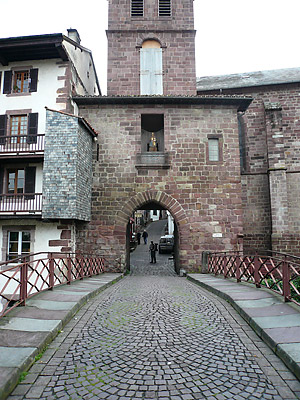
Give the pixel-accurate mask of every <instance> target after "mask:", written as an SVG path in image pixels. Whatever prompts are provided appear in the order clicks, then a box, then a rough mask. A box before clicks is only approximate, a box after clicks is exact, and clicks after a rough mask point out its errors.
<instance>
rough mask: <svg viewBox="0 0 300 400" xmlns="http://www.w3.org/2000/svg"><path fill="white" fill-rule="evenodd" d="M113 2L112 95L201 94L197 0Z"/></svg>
mask: <svg viewBox="0 0 300 400" xmlns="http://www.w3.org/2000/svg"><path fill="white" fill-rule="evenodd" d="M108 1H109V11H108V30H107V39H108V67H107V95H108V96H116V95H120V96H137V95H163V96H172V95H174V96H176V95H196V68H195V30H194V11H193V1H194V0H108Z"/></svg>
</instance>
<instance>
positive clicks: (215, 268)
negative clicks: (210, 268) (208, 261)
mask: <svg viewBox="0 0 300 400" xmlns="http://www.w3.org/2000/svg"><path fill="white" fill-rule="evenodd" d="M214 264H215V267H214V273H215V276H217V275H218V263H217V256H216V255H214Z"/></svg>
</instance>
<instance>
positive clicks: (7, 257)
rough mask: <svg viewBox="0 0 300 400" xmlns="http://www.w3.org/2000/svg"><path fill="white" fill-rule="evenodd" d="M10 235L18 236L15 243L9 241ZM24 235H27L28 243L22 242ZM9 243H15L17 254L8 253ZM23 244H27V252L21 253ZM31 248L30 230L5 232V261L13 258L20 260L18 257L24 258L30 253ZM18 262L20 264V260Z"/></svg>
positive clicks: (26, 241)
mask: <svg viewBox="0 0 300 400" xmlns="http://www.w3.org/2000/svg"><path fill="white" fill-rule="evenodd" d="M12 233H17V234H18V240H17V241H12V240H11V239H10V237H11V234H12ZM24 233H29V241H28V240H23V234H24ZM11 243H17V247H18V250H17V253H16V252H10V244H11ZM25 243H29V252H23V244H25ZM31 246H32V239H31V232H30V230H27V229H26V230H20V229H16V230H12V229H10V230H8V231H7V256H6V259H7V261H11V260H14V259H15V258H20V257H26V256H28V255H29V254H30V253H31ZM12 253H13V254H16V256H13V257H12V258H10V255H11V254H12ZM19 262H22V261H21V260H20V261H19Z"/></svg>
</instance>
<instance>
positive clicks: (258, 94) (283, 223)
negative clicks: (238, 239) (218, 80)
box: [205, 83, 300, 255]
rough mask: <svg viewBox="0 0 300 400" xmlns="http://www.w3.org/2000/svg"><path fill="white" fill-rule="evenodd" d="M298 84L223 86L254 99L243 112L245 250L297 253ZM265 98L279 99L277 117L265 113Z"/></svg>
mask: <svg viewBox="0 0 300 400" xmlns="http://www.w3.org/2000/svg"><path fill="white" fill-rule="evenodd" d="M299 90H300V84H299V83H295V84H288V85H274V86H264V87H257V88H242V89H231V90H223V94H241V95H251V96H253V97H254V99H255V100H254V101H253V102H252V104H251V105H250V107H249V108H248V110H247V112H246V114H245V117H244V120H245V123H246V154H247V159H246V170H245V171H244V175H243V178H242V180H243V210H244V211H243V216H244V234H245V237H244V249H245V251H246V249H253V248H258V249H263V248H265V249H268V248H271V247H272V249H273V250H276V251H283V252H288V253H293V254H297V255H299V254H300V223H299V221H300V206H299V204H300V203H299V198H300V185H299V183H300V128H299V121H300V96H299V92H300V91H299ZM205 93H207V94H208V92H205ZM211 93H214V92H211ZM264 103H280V105H281V107H282V110H281V111H278V112H277V116H276V118H277V119H278V120H276V121H275V120H272V118H273V119H274V115H275V114H274V115H271V116H270V117H266V114H265V107H264ZM266 119H269V120H268V121H267V120H266ZM267 127H268V130H267ZM279 165H282V168H283V169H282V171H281V172H280V170H279V171H277V172H276V171H275V170H274V171H273V168H274V166H275V167H276V166H277V167H278V166H279ZM268 168H270V170H268ZM275 169H276V168H275ZM269 182H270V183H269ZM270 190H271V200H270V201H269V197H270ZM284 197H285V198H284ZM285 207H286V208H287V210H285ZM271 208H272V215H271V213H270V211H271ZM271 221H272V222H271ZM271 233H272V235H271ZM270 235H271V236H270Z"/></svg>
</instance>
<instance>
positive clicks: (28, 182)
mask: <svg viewBox="0 0 300 400" xmlns="http://www.w3.org/2000/svg"><path fill="white" fill-rule="evenodd" d="M35 172H36V167H26V168H25V193H30V194H33V193H35ZM30 199H34V195H32V196H25V200H30Z"/></svg>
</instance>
